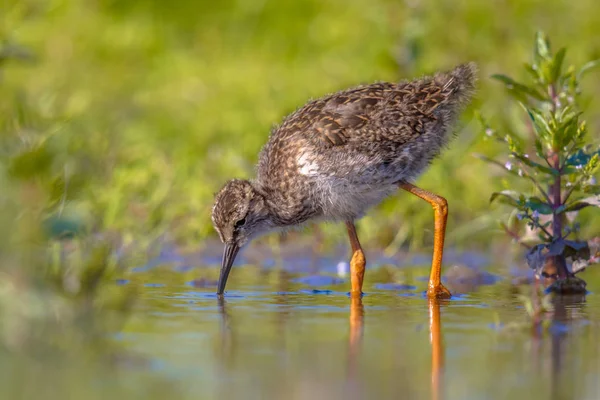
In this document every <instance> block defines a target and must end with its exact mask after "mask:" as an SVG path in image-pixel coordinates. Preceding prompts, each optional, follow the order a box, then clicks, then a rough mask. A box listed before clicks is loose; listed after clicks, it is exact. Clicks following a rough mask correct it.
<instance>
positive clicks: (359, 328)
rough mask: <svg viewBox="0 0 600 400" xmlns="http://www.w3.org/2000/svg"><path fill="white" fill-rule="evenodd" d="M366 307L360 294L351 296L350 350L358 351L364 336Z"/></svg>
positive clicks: (352, 351)
mask: <svg viewBox="0 0 600 400" xmlns="http://www.w3.org/2000/svg"><path fill="white" fill-rule="evenodd" d="M364 319H365V309H364V307H363V303H362V298H361V297H360V295H351V296H350V352H351V353H356V350H357V346H358V343H360V339H361V338H362V333H363V323H364Z"/></svg>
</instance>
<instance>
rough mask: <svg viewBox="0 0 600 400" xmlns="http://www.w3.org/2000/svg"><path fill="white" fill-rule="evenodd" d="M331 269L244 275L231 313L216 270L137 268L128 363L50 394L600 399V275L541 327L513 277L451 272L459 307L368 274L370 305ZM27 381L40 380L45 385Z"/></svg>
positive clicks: (235, 285)
mask: <svg viewBox="0 0 600 400" xmlns="http://www.w3.org/2000/svg"><path fill="white" fill-rule="evenodd" d="M322 263H323V264H324V265H327V266H328V267H327V268H323V270H324V271H325V272H321V270H318V271H315V270H312V269H311V270H310V271H300V270H299V269H294V270H291V269H290V268H287V267H289V265H291V264H293V263H291V264H287V263H285V262H284V267H283V268H281V267H279V268H278V267H276V266H272V267H269V268H266V269H262V268H258V267H251V266H244V267H235V268H234V270H233V271H232V274H231V278H230V282H229V284H228V291H227V294H226V297H225V300H224V301H219V300H218V299H217V297H216V296H215V295H214V282H213V279H215V277H216V276H217V272H218V271H217V268H216V267H214V266H213V267H211V268H186V267H185V266H184V264H185V260H183V259H177V260H168V259H163V260H162V262H158V261H156V262H153V263H151V264H149V265H148V266H145V267H143V268H139V269H136V270H135V272H131V273H129V275H127V276H125V277H123V279H122V280H119V281H117V282H116V287H118V288H121V289H125V288H127V287H130V286H132V285H133V286H136V287H137V288H138V290H139V293H140V298H139V299H138V302H137V303H136V306H135V310H134V313H133V314H132V316H131V318H130V319H129V320H128V322H127V324H126V325H125V327H124V329H123V331H121V332H114V333H113V334H111V335H110V342H111V344H112V345H114V348H116V349H117V351H119V352H122V353H123V355H124V356H123V360H121V361H119V362H116V363H114V364H113V367H112V370H111V371H110V373H108V374H105V373H103V374H98V375H95V376H93V378H90V377H87V376H85V377H81V376H80V375H78V374H74V375H72V376H73V377H76V379H78V380H80V381H79V382H77V383H76V382H73V379H71V380H67V383H64V382H63V383H61V385H62V386H63V389H62V390H60V391H58V389H57V387H56V386H57V385H56V384H54V383H45V384H44V385H46V386H44V387H49V389H47V390H48V393H50V392H53V391H55V393H56V394H57V398H64V397H65V395H68V394H71V395H72V393H73V392H72V391H71V389H70V388H69V385H73V386H75V385H77V384H79V385H83V386H84V387H87V386H88V385H90V382H91V383H92V385H91V386H90V387H91V388H92V390H89V391H86V392H84V393H85V394H81V392H77V393H78V394H77V395H76V396H75V397H73V395H72V396H71V398H84V399H85V398H106V396H109V395H110V396H112V397H114V396H124V397H123V398H138V397H139V398H142V397H143V398H145V399H154V398H157V399H158V398H165V397H170V398H178V399H179V398H182V399H187V398H194V399H197V398H200V399H213V398H220V399H233V398H243V399H280V398H286V399H338V398H340V399H367V398H369V399H370V398H410V399H421V398H423V399H444V398H445V399H504V398H515V399H516V398H528V399H529V398H535V399H537V398H539V399H548V398H551V399H566V398H575V397H576V398H579V399H596V398H598V397H599V395H600V382H599V380H598V378H597V377H598V376H599V374H600V352H599V351H598V346H597V344H598V340H599V339H600V298H599V297H598V296H597V295H596V294H595V292H596V291H597V290H598V284H600V272H598V270H597V269H593V268H590V270H588V271H585V272H584V273H583V274H582V275H581V276H582V277H583V278H584V279H586V280H587V281H588V289H589V290H590V293H589V294H588V295H587V296H585V297H564V298H560V299H559V298H556V299H554V301H553V306H554V310H553V311H551V312H547V313H544V314H543V315H541V316H540V317H539V318H537V319H536V321H538V322H539V323H537V324H536V323H534V322H533V321H532V319H531V318H528V317H527V312H526V310H525V308H524V303H523V301H522V299H520V298H519V297H518V292H520V291H521V292H524V293H525V292H527V291H528V290H529V288H530V286H528V285H524V286H523V285H521V286H515V285H514V284H513V283H514V282H513V281H514V279H515V273H514V272H511V271H510V270H509V268H507V267H491V268H488V267H486V268H480V269H477V268H474V269H463V270H460V269H452V268H450V267H446V274H447V278H448V279H447V281H448V287H449V288H450V289H452V291H453V293H455V297H454V298H453V299H451V300H448V301H430V300H428V299H426V298H425V297H424V295H423V294H424V290H425V285H426V276H427V274H428V268H427V267H410V266H404V267H380V268H372V269H367V276H366V283H365V291H366V295H365V296H364V297H363V298H362V299H350V297H349V296H348V294H347V290H348V287H349V284H348V282H347V281H346V279H347V277H344V276H338V275H336V274H337V273H341V274H342V275H343V273H344V265H341V266H338V265H337V263H335V262H332V261H331V260H329V261H322ZM466 263H467V264H468V262H466ZM465 268H466V267H465ZM334 271H337V272H334ZM132 360H133V361H132ZM30 369H31V366H28V374H29V379H30V380H31V379H34V380H36V382H40V383H39V385H42V380H38V379H39V378H37V377H35V376H33V377H32V376H31V372H30ZM68 373H72V371H70V372H69V371H67V372H65V374H68ZM15 374H17V372H15ZM67 376H68V375H67ZM74 379H75V378H74ZM7 380H9V379H8V378H7V377H6V376H5V377H4V379H3V381H7ZM9 381H10V380H9ZM69 382H70V383H69ZM82 382H84V383H83V384H82ZM157 385H158V386H157ZM107 388H111V390H108V389H107ZM6 390H7V389H6V387H5V388H4V393H6ZM33 392H35V390H33ZM44 392H46V389H44ZM11 393H13V394H14V393H16V392H14V391H13V392H11ZM19 393H20V394H22V391H21V389H20V390H19ZM58 394H60V397H58ZM26 397H27V396H12V397H11V398H26ZM3 398H4V397H3ZM7 398H8V397H7ZM45 398H49V397H48V396H45Z"/></svg>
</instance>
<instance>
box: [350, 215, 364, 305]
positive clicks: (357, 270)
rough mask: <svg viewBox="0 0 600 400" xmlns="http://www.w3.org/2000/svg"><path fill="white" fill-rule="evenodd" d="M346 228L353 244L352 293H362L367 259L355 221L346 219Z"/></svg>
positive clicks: (351, 262)
mask: <svg viewBox="0 0 600 400" xmlns="http://www.w3.org/2000/svg"><path fill="white" fill-rule="evenodd" d="M346 228H348V237H349V238H350V245H351V246H352V259H351V260H350V282H351V285H352V289H351V290H350V294H352V295H361V294H362V285H363V278H364V276H365V266H366V264H367V260H366V259H365V253H363V250H362V247H360V242H359V241H358V236H357V235H356V228H355V227H354V222H352V221H346Z"/></svg>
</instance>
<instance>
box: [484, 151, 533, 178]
mask: <svg viewBox="0 0 600 400" xmlns="http://www.w3.org/2000/svg"><path fill="white" fill-rule="evenodd" d="M474 156H475V157H477V158H479V159H480V160H482V161H485V162H487V163H490V164H494V165H497V166H498V167H500V168H502V169H503V170H505V171H506V172H508V173H510V174H513V175H515V176H518V177H522V176H521V175H519V171H518V170H517V168H508V167H507V165H508V164H509V163H506V164H502V163H501V162H500V161H497V160H494V159H492V158H489V157H486V156H484V155H482V154H474Z"/></svg>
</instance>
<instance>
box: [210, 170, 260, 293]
mask: <svg viewBox="0 0 600 400" xmlns="http://www.w3.org/2000/svg"><path fill="white" fill-rule="evenodd" d="M212 222H213V225H214V227H215V230H216V231H217V232H218V233H219V236H220V237H221V241H222V242H223V243H224V244H225V250H224V252H223V262H222V265H221V274H220V276H219V284H218V288H217V294H223V291H224V290H225V284H226V283H227V277H228V276H229V271H230V270H231V266H232V265H233V262H234V260H235V256H236V255H237V253H238V251H239V249H240V248H241V247H242V246H243V245H245V244H246V243H248V242H249V241H250V240H251V239H252V238H253V237H255V236H257V235H259V234H261V233H265V232H266V231H267V230H268V229H269V228H270V227H271V223H270V221H269V213H268V210H267V207H266V205H265V199H264V196H263V195H262V194H260V193H259V192H257V191H256V189H255V188H254V187H253V186H252V184H251V183H250V182H249V181H246V180H239V179H233V180H231V181H229V182H227V183H226V184H225V186H223V188H222V189H221V190H220V191H219V192H218V193H217V195H216V196H215V204H214V206H213V209H212Z"/></svg>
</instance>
